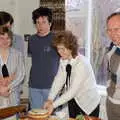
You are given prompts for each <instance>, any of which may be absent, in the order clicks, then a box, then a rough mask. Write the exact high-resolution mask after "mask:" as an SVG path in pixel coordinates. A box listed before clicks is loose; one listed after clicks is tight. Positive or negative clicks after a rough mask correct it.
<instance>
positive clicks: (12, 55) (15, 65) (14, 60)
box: [0, 48, 25, 108]
mask: <svg viewBox="0 0 120 120" xmlns="http://www.w3.org/2000/svg"><path fill="white" fill-rule="evenodd" d="M2 64H3V63H2V60H1V61H0V76H2ZM6 65H7V68H8V72H9V75H11V74H13V73H15V79H14V80H12V81H11V83H10V84H9V88H10V96H9V97H8V98H7V97H3V96H0V108H2V107H8V106H14V105H18V103H19V101H20V100H19V99H20V88H19V87H20V84H21V83H22V81H23V79H24V76H25V67H24V60H23V56H22V54H21V52H19V51H18V50H16V49H14V48H10V49H9V55H8V59H7V62H6Z"/></svg>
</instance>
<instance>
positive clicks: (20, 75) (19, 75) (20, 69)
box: [9, 54, 25, 90]
mask: <svg viewBox="0 0 120 120" xmlns="http://www.w3.org/2000/svg"><path fill="white" fill-rule="evenodd" d="M23 59H24V58H23V56H22V54H19V56H18V65H17V69H16V79H15V80H13V81H12V82H11V84H10V85H9V87H10V89H11V90H13V89H14V88H15V87H17V86H18V85H19V84H21V82H22V81H23V79H24V76H25V67H24V60H23Z"/></svg>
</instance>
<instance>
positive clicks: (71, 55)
mask: <svg viewBox="0 0 120 120" xmlns="http://www.w3.org/2000/svg"><path fill="white" fill-rule="evenodd" d="M53 46H54V47H55V48H56V49H57V51H58V53H59V55H60V57H61V59H60V64H59V70H58V73H57V74H56V76H55V79H54V81H53V84H52V86H51V90H50V93H49V97H48V100H47V101H46V102H45V104H44V108H45V109H47V110H48V111H49V114H52V112H53V110H54V109H55V108H57V107H59V106H61V105H64V104H66V103H68V109H69V116H70V117H72V118H75V117H76V115H78V114H80V113H81V114H83V115H90V116H96V117H98V116H99V103H100V95H99V94H98V92H97V87H96V80H95V76H94V73H93V70H92V67H91V65H90V62H89V61H88V60H87V58H86V57H85V56H83V55H81V54H78V43H77V39H76V37H75V36H74V35H73V34H72V32H70V31H63V32H60V33H57V35H56V37H55V39H54V40H53ZM58 94H59V97H57V96H58Z"/></svg>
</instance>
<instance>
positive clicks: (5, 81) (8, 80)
mask: <svg viewBox="0 0 120 120" xmlns="http://www.w3.org/2000/svg"><path fill="white" fill-rule="evenodd" d="M14 79H15V73H13V74H11V75H10V76H9V77H5V78H3V76H0V86H8V85H9V84H10V83H11V81H13V80H14Z"/></svg>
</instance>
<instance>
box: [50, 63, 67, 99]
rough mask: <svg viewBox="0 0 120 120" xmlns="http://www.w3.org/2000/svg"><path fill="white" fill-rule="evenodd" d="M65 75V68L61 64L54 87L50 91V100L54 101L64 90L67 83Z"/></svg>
mask: <svg viewBox="0 0 120 120" xmlns="http://www.w3.org/2000/svg"><path fill="white" fill-rule="evenodd" d="M64 74H65V73H64V71H63V68H62V66H61V64H60V65H59V68H58V72H57V74H56V76H55V78H54V81H53V84H52V87H51V89H50V93H49V97H48V99H51V100H54V99H55V98H56V97H57V95H58V94H59V92H60V90H61V89H62V87H63V85H64V83H65V79H64V78H65V77H64Z"/></svg>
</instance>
